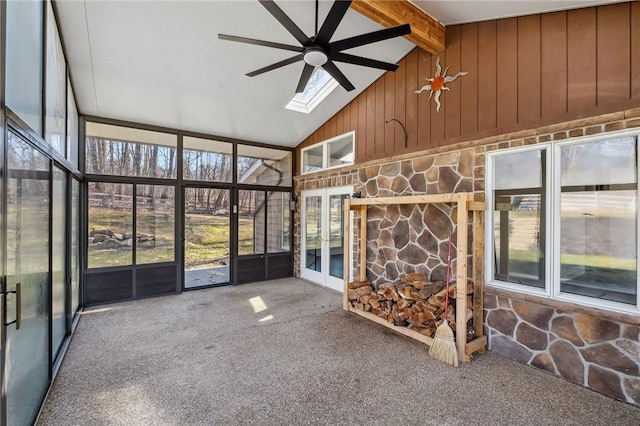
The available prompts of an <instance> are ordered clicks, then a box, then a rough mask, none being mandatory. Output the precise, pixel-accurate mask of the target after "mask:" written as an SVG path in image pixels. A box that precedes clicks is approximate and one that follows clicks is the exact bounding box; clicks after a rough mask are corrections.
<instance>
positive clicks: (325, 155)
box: [300, 130, 356, 175]
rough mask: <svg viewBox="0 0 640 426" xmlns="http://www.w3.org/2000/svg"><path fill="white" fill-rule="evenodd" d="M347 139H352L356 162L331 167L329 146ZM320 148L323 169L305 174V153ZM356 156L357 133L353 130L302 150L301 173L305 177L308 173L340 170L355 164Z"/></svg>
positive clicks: (352, 150) (352, 149)
mask: <svg viewBox="0 0 640 426" xmlns="http://www.w3.org/2000/svg"><path fill="white" fill-rule="evenodd" d="M347 137H351V152H352V153H353V158H354V161H352V162H351V163H349V164H341V165H338V166H332V167H329V145H331V143H333V142H336V141H338V140H340V139H345V138H347ZM318 146H322V168H321V169H320V170H314V171H311V172H305V171H304V153H305V152H306V151H309V150H311V149H314V148H317V147H318ZM355 156H356V131H355V130H351V131H350V132H347V133H343V134H341V135H338V136H334V137H332V138H330V139H326V140H324V141H322V142H318V143H316V144H313V145H309V146H307V147H304V148H302V151H301V152H300V173H301V174H303V175H304V174H308V173H317V172H320V171H323V170H333V169H339V168H341V167H348V166H351V165H353V164H354V163H355Z"/></svg>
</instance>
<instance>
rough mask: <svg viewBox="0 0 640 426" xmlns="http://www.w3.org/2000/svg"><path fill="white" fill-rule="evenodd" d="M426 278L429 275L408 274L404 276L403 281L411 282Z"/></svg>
mask: <svg viewBox="0 0 640 426" xmlns="http://www.w3.org/2000/svg"><path fill="white" fill-rule="evenodd" d="M426 280H427V275H426V274H419V273H413V274H407V275H405V276H404V278H403V281H404V282H406V283H410V282H414V281H426Z"/></svg>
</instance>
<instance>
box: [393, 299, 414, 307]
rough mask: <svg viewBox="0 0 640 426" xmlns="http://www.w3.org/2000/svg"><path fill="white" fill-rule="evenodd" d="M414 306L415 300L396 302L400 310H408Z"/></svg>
mask: <svg viewBox="0 0 640 426" xmlns="http://www.w3.org/2000/svg"><path fill="white" fill-rule="evenodd" d="M412 304H413V300H409V299H399V300H398V301H397V302H396V305H397V306H398V308H400V309H404V308H407V307H409V306H411V305H412Z"/></svg>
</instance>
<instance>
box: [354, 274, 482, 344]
mask: <svg viewBox="0 0 640 426" xmlns="http://www.w3.org/2000/svg"><path fill="white" fill-rule="evenodd" d="M347 291H348V295H347V296H348V299H349V302H350V303H351V306H352V307H354V308H355V309H359V310H362V311H365V312H371V313H372V314H374V315H377V316H379V317H380V318H384V319H385V320H386V321H388V322H390V323H393V324H394V325H396V326H406V327H408V328H410V329H413V330H415V331H417V332H419V333H421V334H424V335H427V336H430V337H433V335H434V333H435V331H436V328H438V326H439V325H440V324H442V321H443V319H444V308H445V301H446V286H445V283H444V282H442V281H435V282H429V281H428V280H427V277H426V275H425V274H407V275H405V276H404V277H401V278H400V279H399V280H397V281H396V282H395V283H389V284H383V285H381V286H379V288H378V289H377V290H376V289H374V288H373V286H372V285H371V283H370V282H369V281H356V282H351V283H349V287H348V290H347ZM471 293H473V285H472V284H469V285H468V286H467V295H469V296H468V301H469V303H468V306H472V304H471V296H470V295H471ZM455 298H456V284H455V283H450V284H449V314H448V318H447V319H448V320H449V323H450V324H451V327H452V328H453V329H454V330H455V318H456V316H455ZM472 316H473V313H472V311H471V310H470V309H467V321H468V320H469V319H471V317H472Z"/></svg>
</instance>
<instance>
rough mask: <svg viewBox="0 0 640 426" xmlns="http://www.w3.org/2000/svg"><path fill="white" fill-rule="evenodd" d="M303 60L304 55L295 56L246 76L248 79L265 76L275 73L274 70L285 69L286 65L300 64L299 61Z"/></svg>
mask: <svg viewBox="0 0 640 426" xmlns="http://www.w3.org/2000/svg"><path fill="white" fill-rule="evenodd" d="M301 60H302V55H296V56H294V57H292V58H288V59H285V60H283V61H280V62H276V63H275V64H271V65H269V66H266V67H264V68H260V69H259V70H255V71H252V72H248V73H247V74H246V75H247V76H248V77H255V76H256V75H260V74H264V73H265V72H268V71H273V70H275V69H277V68H280V67H284V66H285V65H289V64H293V63H294V62H298V61H301Z"/></svg>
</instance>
